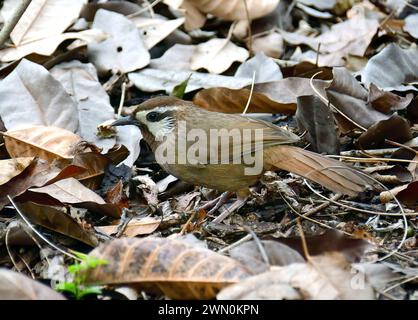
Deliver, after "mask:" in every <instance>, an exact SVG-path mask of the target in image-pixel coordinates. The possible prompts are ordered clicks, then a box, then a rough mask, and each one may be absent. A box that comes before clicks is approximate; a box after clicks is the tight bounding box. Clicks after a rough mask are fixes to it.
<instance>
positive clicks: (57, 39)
mask: <svg viewBox="0 0 418 320" xmlns="http://www.w3.org/2000/svg"><path fill="white" fill-rule="evenodd" d="M106 38H107V36H106V34H105V33H104V32H103V31H101V30H98V29H89V30H84V31H80V32H66V33H62V34H57V35H54V36H51V37H48V38H44V39H40V40H37V41H33V42H28V43H26V44H22V45H19V46H18V47H10V48H6V49H3V50H0V61H2V62H9V61H15V60H19V59H21V58H23V57H26V56H27V55H30V54H32V53H36V54H39V55H42V56H50V55H52V54H53V53H54V52H55V51H56V50H57V48H58V46H59V45H60V44H61V43H63V42H64V41H65V40H73V39H76V40H79V41H82V43H84V44H87V43H90V42H93V41H94V42H99V41H103V40H105V39H106ZM78 46H81V44H79V45H78Z"/></svg>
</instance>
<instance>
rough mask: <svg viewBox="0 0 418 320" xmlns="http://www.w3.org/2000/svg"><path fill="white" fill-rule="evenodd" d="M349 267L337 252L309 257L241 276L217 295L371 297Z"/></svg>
mask: <svg viewBox="0 0 418 320" xmlns="http://www.w3.org/2000/svg"><path fill="white" fill-rule="evenodd" d="M351 270H352V267H351V265H350V264H349V263H348V262H347V260H346V259H345V258H344V256H343V255H341V254H340V253H338V252H333V253H328V254H325V255H321V256H316V257H311V260H310V262H308V263H293V264H290V265H287V266H284V267H273V268H272V270H271V271H269V272H266V273H262V274H260V275H258V276H253V277H250V278H247V279H244V280H243V281H241V282H240V283H238V284H235V285H232V286H230V287H227V288H226V289H223V290H222V291H221V292H220V293H219V294H218V295H217V298H218V299H220V300H229V299H281V300H284V299H286V300H295V299H310V300H323V299H326V300H335V299H343V300H345V299H349V300H351V299H353V300H373V299H375V295H374V291H373V289H372V287H371V285H370V284H369V283H367V282H366V281H365V282H364V283H363V284H362V285H359V284H357V283H355V280H356V279H355V277H353V273H352V272H351Z"/></svg>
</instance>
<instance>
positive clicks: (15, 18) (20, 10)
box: [0, 0, 32, 48]
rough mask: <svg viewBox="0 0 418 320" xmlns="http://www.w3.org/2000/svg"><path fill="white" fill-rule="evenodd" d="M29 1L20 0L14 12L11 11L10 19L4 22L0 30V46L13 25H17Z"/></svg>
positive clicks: (7, 36)
mask: <svg viewBox="0 0 418 320" xmlns="http://www.w3.org/2000/svg"><path fill="white" fill-rule="evenodd" d="M31 2H32V0H21V1H20V4H19V5H18V6H17V8H16V10H15V12H13V15H12V16H11V18H10V20H9V21H6V22H5V24H4V26H3V28H2V29H1V31H0V48H1V47H3V45H4V43H5V42H6V40H7V39H8V38H9V36H10V34H11V33H12V31H13V29H14V27H15V26H16V25H17V23H18V22H19V20H20V18H21V17H22V16H23V14H24V13H25V11H26V9H27V8H28V6H29V5H30V3H31Z"/></svg>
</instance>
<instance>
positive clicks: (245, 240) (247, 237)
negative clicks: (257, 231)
mask: <svg viewBox="0 0 418 320" xmlns="http://www.w3.org/2000/svg"><path fill="white" fill-rule="evenodd" d="M252 238H253V235H252V234H251V233H249V234H247V235H246V236H245V237H242V238H241V239H239V240H238V241H236V242H234V243H232V244H230V245H229V246H227V247H225V248H223V249H220V250H218V253H225V252H228V251H230V250H232V249H234V248H236V247H238V246H239V245H240V244H243V243H244V242H247V241H249V240H251V239H252Z"/></svg>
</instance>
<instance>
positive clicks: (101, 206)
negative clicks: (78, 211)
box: [29, 178, 121, 217]
mask: <svg viewBox="0 0 418 320" xmlns="http://www.w3.org/2000/svg"><path fill="white" fill-rule="evenodd" d="M29 191H31V192H37V193H42V194H47V195H49V196H50V197H52V198H54V199H56V200H58V201H60V202H61V203H68V204H72V205H74V206H75V207H81V208H87V209H89V210H92V211H95V212H98V213H100V214H105V215H108V216H111V217H119V216H120V214H121V210H120V209H119V208H118V207H117V206H116V205H113V204H108V203H106V202H105V201H104V200H103V198H102V197H100V196H99V195H98V194H97V193H96V192H94V191H92V190H90V189H88V188H87V187H85V186H84V185H83V184H81V183H80V182H79V181H78V180H77V179H74V178H67V179H62V180H59V181H56V182H54V183H52V184H48V185H47V186H44V187H38V188H31V189H29Z"/></svg>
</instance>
